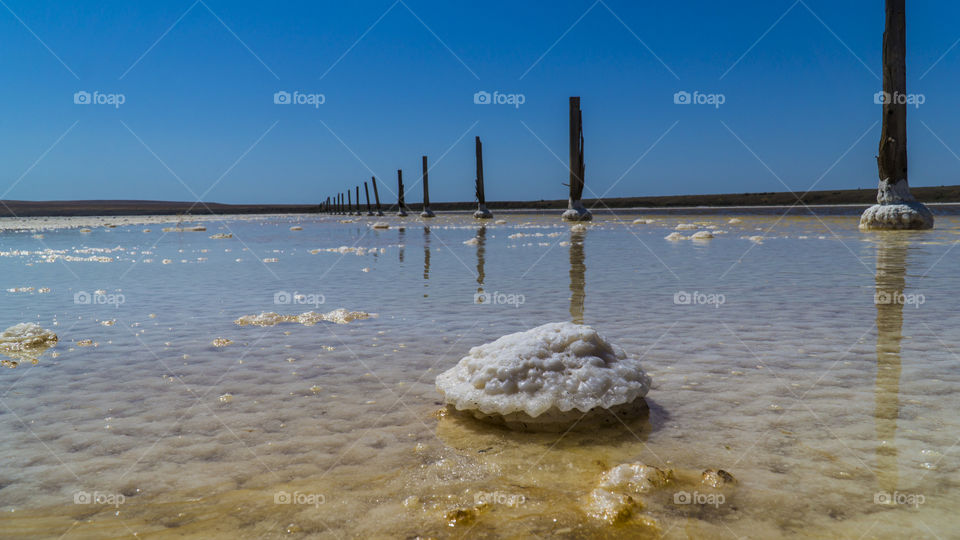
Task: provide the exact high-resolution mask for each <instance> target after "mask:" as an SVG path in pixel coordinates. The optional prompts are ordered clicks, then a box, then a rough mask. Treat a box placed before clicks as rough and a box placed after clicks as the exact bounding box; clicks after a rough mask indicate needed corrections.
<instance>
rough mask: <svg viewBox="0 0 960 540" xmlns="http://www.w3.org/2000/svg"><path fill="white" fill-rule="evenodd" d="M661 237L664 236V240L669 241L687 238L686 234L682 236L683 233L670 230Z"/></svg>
mask: <svg viewBox="0 0 960 540" xmlns="http://www.w3.org/2000/svg"><path fill="white" fill-rule="evenodd" d="M663 238H664V239H665V240H669V241H671V242H676V241H678V240H687V237H686V236H684V235H682V234H680V233H678V232H672V233H670V234H668V235H666V236H664V237H663Z"/></svg>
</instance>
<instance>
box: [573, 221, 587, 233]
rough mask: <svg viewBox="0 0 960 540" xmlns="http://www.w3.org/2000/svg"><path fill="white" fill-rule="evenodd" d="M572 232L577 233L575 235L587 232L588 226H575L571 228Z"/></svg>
mask: <svg viewBox="0 0 960 540" xmlns="http://www.w3.org/2000/svg"><path fill="white" fill-rule="evenodd" d="M570 232H575V233H579V232H587V226H586V225H584V224H583V223H577V224H576V225H573V226H571V227H570Z"/></svg>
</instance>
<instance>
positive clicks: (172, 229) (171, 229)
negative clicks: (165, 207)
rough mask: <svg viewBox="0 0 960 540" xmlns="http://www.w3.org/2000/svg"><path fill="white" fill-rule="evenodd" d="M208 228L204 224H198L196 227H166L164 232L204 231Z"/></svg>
mask: <svg viewBox="0 0 960 540" xmlns="http://www.w3.org/2000/svg"><path fill="white" fill-rule="evenodd" d="M206 230H207V228H206V227H204V226H203V225H196V226H194V227H164V228H163V232H204V231H206Z"/></svg>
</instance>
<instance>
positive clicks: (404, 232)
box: [397, 226, 407, 263]
mask: <svg viewBox="0 0 960 540" xmlns="http://www.w3.org/2000/svg"><path fill="white" fill-rule="evenodd" d="M406 237H407V230H406V229H405V228H403V227H402V226H401V227H400V229H399V230H398V231H397V244H399V249H398V251H397V252H398V253H399V255H400V262H401V263H402V262H403V248H404V247H405V246H406V242H405V241H404V239H405V238H406Z"/></svg>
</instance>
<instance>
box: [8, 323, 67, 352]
mask: <svg viewBox="0 0 960 540" xmlns="http://www.w3.org/2000/svg"><path fill="white" fill-rule="evenodd" d="M56 342H57V335H56V334H54V333H53V332H51V331H50V330H44V329H43V328H41V327H40V325H38V324H36V323H29V322H28V323H20V324H15V325H13V326H11V327H10V328H7V329H6V330H4V331H3V333H2V334H0V351H5V352H9V351H23V350H27V349H33V348H37V347H49V346H51V345H53V344H55V343H56Z"/></svg>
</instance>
